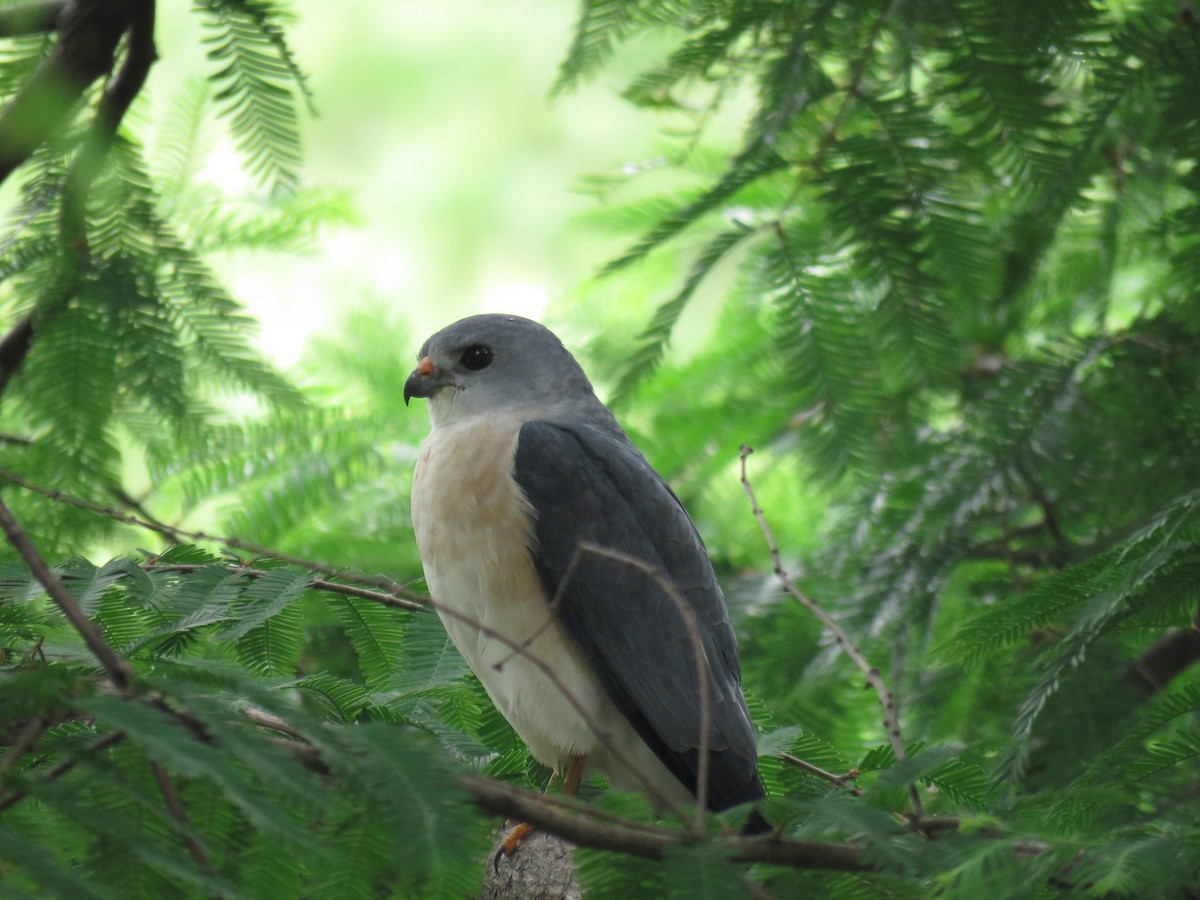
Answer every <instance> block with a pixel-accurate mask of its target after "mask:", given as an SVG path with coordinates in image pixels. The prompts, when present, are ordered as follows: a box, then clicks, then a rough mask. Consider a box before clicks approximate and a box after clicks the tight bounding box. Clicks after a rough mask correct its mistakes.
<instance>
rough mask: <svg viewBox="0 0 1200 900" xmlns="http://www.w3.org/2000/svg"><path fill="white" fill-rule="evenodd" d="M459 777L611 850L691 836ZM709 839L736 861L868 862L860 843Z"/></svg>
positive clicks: (492, 805) (860, 867)
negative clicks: (595, 816) (590, 815)
mask: <svg viewBox="0 0 1200 900" xmlns="http://www.w3.org/2000/svg"><path fill="white" fill-rule="evenodd" d="M459 782H460V783H461V784H462V786H463V787H464V788H465V789H466V790H467V792H468V793H469V794H470V795H471V796H472V797H473V798H474V800H475V802H476V803H478V804H479V806H480V807H482V808H483V809H484V810H486V811H487V812H491V813H495V814H499V815H506V816H511V817H513V818H519V819H520V820H521V821H523V822H529V823H530V824H531V825H536V826H537V827H538V828H542V829H545V830H546V831H549V832H552V833H554V834H557V835H559V836H560V837H563V838H566V839H567V840H569V841H571V842H572V843H574V844H578V845H579V846H581V847H595V848H597V849H599V850H613V851H616V852H618V853H628V854H629V855H631V856H640V857H644V858H646V859H662V858H663V856H664V855H665V854H666V852H667V850H669V849H670V848H672V847H683V846H686V845H688V844H691V843H693V842H694V838H693V837H692V836H691V835H689V834H688V833H687V832H684V831H672V830H670V829H666V828H655V829H649V828H646V827H644V826H639V827H637V828H636V829H635V828H630V827H627V826H626V825H623V824H621V825H618V824H611V823H605V822H599V821H595V820H591V819H585V818H582V817H581V816H580V815H578V814H576V813H575V812H574V810H573V807H575V805H576V804H567V803H565V802H564V801H562V800H561V799H560V800H559V801H558V802H557V803H554V804H551V803H547V802H546V798H544V797H543V796H542V795H540V794H535V793H533V792H532V791H527V790H524V789H521V788H516V787H512V786H511V785H507V784H504V783H503V782H500V781H496V780H494V779H491V778H484V777H482V776H480V775H463V776H461V777H460V778H459ZM712 840H713V843H715V844H716V845H717V846H719V847H722V848H724V849H726V850H729V851H730V852H731V855H732V856H733V858H734V859H736V860H737V861H739V862H764V863H774V864H776V865H783V866H790V867H792V868H800V869H837V870H841V871H848V872H859V871H866V870H869V869H871V868H873V867H872V866H870V865H868V864H867V863H865V862H864V861H863V858H862V848H861V847H858V846H855V845H853V844H832V843H824V842H821V841H803V840H796V839H792V838H777V837H740V836H738V837H735V836H732V835H729V836H721V837H717V838H714V839H712Z"/></svg>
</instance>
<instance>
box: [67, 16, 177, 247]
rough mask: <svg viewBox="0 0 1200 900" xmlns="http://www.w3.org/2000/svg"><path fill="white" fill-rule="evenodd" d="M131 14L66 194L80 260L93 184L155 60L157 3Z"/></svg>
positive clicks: (70, 239)
mask: <svg viewBox="0 0 1200 900" xmlns="http://www.w3.org/2000/svg"><path fill="white" fill-rule="evenodd" d="M127 8H128V13H127V19H128V29H129V37H128V40H127V42H126V46H125V61H124V62H123V63H122V64H121V68H120V71H118V72H117V74H116V76H115V77H114V78H113V79H112V81H111V82H110V83H109V85H108V89H107V90H106V91H105V92H104V96H103V98H101V100H100V103H99V105H98V106H97V107H96V116H95V118H94V119H93V120H92V124H91V126H90V127H89V128H88V133H87V137H86V138H85V139H84V142H83V146H82V147H80V149H79V153H78V155H76V157H75V161H74V162H73V163H71V169H70V171H69V172H68V173H67V183H66V187H65V188H64V190H63V205H62V218H61V227H62V240H63V244H64V245H65V246H66V247H68V248H69V249H71V250H73V251H75V252H76V253H80V254H86V252H87V217H86V212H87V199H88V194H89V192H90V189H91V186H92V182H93V181H95V180H96V176H97V175H99V174H100V171H101V169H102V168H103V166H104V160H105V159H106V158H107V156H108V151H109V148H111V147H112V143H113V139H114V138H115V137H116V134H117V129H118V128H120V126H121V120H122V119H123V118H125V113H126V112H128V111H129V106H130V104H131V103H133V99H134V97H136V96H137V95H138V92H139V91H140V90H141V89H142V85H143V84H145V83H146V76H147V75H148V74H149V72H150V66H151V65H153V64H154V60H155V59H157V53H156V51H155V49H154V0H133V2H132V3H131V4H129V5H128V7H127ZM110 65H111V62H110Z"/></svg>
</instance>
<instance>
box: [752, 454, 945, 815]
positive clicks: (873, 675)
mask: <svg viewBox="0 0 1200 900" xmlns="http://www.w3.org/2000/svg"><path fill="white" fill-rule="evenodd" d="M753 452H754V450H753V449H752V448H750V447H746V446H743V447H742V452H741V468H742V488H743V489H744V490H745V492H746V497H747V498H748V499H749V501H750V511H751V512H752V513H753V514H754V518H755V519H756V520H757V522H758V527H759V528H760V529H761V530H762V533H763V537H764V538H765V539H766V542H767V549H768V550H769V551H770V554H771V564H772V565H773V566H774V569H775V576H776V577H777V578H778V579H779V583H780V584H782V585H783V589H784V590H785V591H786V592H787V593H788V594H789V595H790V596H791V597H792V598H794V599H795V600H796V601H797V602H798V603H799V604H800V605H801V606H803V607H804V608H805V609H807V610H808V611H809V612H811V613H812V614H813V615H814V616H816V617H817V619H818V620H819V621H820V622H821V624H822V625H824V626H825V628H826V629H827V630H828V631H829V633H830V634H832V635H833V639H834V640H835V641H836V642H837V645H838V646H839V647H840V648H841V649H842V652H843V653H845V654H846V655H847V656H848V657H850V659H851V660H852V661H853V662H854V664H855V665H856V666H858V668H859V670H860V671H861V672H862V673H863V675H864V676H865V677H866V680H867V684H869V685H870V686H871V687H872V688H873V689H874V690H875V695H876V696H877V697H878V698H879V704H880V705H881V706H882V707H883V716H884V722H883V724H884V727H885V728H887V732H888V740H889V742H890V743H891V745H892V751H893V752H894V753H895V754H896V759H897V760H901V759H904V758H905V756H906V754H905V752H904V739H903V737H902V736H901V734H900V719H899V717H898V716H897V715H896V703H895V700H893V698H892V692H891V691H890V690H888V687H887V685H886V684H885V683H884V680H883V675H882V674H881V673H880V671H879V669H877V668H875V667H874V666H872V665H871V663H870V662H868V661H867V658H866V657H865V656H863V655H862V652H861V651H860V650H859V649H858V647H857V646H856V645H855V644H854V642H853V641H852V640H850V636H849V635H847V634H846V632H845V631H843V630H842V627H841V626H840V625H838V624H837V622H835V621H834V620H833V618H832V617H831V616H830V615H829V614H828V613H827V612H825V610H823V609H822V608H821V607H820V606H819V605H818V604H817V603H816V601H814V600H812V599H811V598H810V597H809V596H808V595H807V594H805V593H804V592H803V591H801V590H800V588H799V587H797V586H796V583H795V582H794V581H792V578H791V576H790V575H788V573H787V570H786V569H785V568H784V567H783V559H782V557H781V556H780V555H779V545H778V544H777V543H776V541H775V533H774V532H773V531H772V530H771V526H770V525H769V524H768V523H767V517H766V515H765V514H764V513H763V511H762V507H760V506H759V505H758V498H757V497H756V496H755V494H754V488H753V487H751V485H750V478H749V476H748V475H747V474H746V459H747V458H748V457H749V456H750V454H751V453H753ZM909 794H910V796H911V798H912V803H913V813H914V815H915V816H916V818H918V819H921V818H924V815H925V808H924V805H923V804H922V803H921V795H920V794H919V793H918V791H917V788H916V785H910V786H909Z"/></svg>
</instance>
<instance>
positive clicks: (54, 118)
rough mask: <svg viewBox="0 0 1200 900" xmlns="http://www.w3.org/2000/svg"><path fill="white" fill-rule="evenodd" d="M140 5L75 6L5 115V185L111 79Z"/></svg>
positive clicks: (107, 0)
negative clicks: (99, 83)
mask: <svg viewBox="0 0 1200 900" xmlns="http://www.w3.org/2000/svg"><path fill="white" fill-rule="evenodd" d="M134 5H135V0H72V2H68V3H66V4H65V5H64V6H63V9H62V13H61V15H58V16H57V17H56V20H55V21H56V24H57V26H58V30H59V38H58V43H57V44H55V46H54V49H53V50H51V51H50V54H49V56H47V57H46V59H45V60H44V61H43V62H42V64H41V65H40V66H38V68H37V71H35V72H34V73H33V75H31V76H30V78H29V80H28V81H27V82H26V83H25V85H24V86H23V87H22V88H21V90H20V91H19V92H18V93H17V95H16V96H15V97H14V98H13V99H12V101H11V102H10V103H9V104H8V106H7V107H6V108H5V109H4V111H3V112H0V182H3V181H5V180H6V179H7V178H8V176H9V175H11V174H12V172H13V170H14V169H16V168H17V166H19V165H21V163H23V162H25V160H27V159H28V158H29V157H30V156H31V155H32V154H33V152H34V150H36V149H37V148H38V147H39V146H41V145H42V144H43V143H45V142H46V140H47V139H49V138H50V137H51V136H52V135H53V134H54V133H55V132H56V131H58V130H59V129H60V128H61V127H62V126H63V125H64V124H65V123H66V121H67V119H68V118H69V117H70V115H71V111H72V110H73V109H74V107H75V104H76V103H77V102H78V100H79V98H80V97H81V96H82V95H83V92H84V91H85V90H86V89H87V87H88V85H90V84H91V83H92V82H94V81H96V80H97V79H98V78H102V77H104V76H105V75H107V74H108V73H109V71H110V70H111V69H112V66H113V60H114V57H115V54H116V50H117V43H118V42H119V41H120V39H121V35H122V34H124V33H125V31H126V29H127V28H128V27H129V21H130V14H131V10H132V9H133V8H134Z"/></svg>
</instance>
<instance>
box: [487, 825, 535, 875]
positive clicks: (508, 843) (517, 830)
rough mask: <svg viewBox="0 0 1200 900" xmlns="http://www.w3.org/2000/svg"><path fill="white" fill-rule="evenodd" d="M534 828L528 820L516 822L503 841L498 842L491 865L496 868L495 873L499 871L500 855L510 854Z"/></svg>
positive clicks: (515, 850)
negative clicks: (498, 846) (498, 847)
mask: <svg viewBox="0 0 1200 900" xmlns="http://www.w3.org/2000/svg"><path fill="white" fill-rule="evenodd" d="M535 830H536V829H535V828H534V826H533V825H530V824H529V823H528V822H518V823H517V824H516V826H514V827H513V830H512V831H510V832H509V833H508V835H507V836H506V837H505V838H504V840H503V841H501V842H500V849H499V850H497V851H496V858H495V859H494V860H493V861H492V865H493V866H494V867H495V869H496V873H497V874H499V872H500V857H501V856H512V855H513V854H514V853H516V852H517V849H518V848H519V847H520V846H521V841H523V840H525V838H527V837H529V835H530V834H532V833H533V832H534V831H535Z"/></svg>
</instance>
